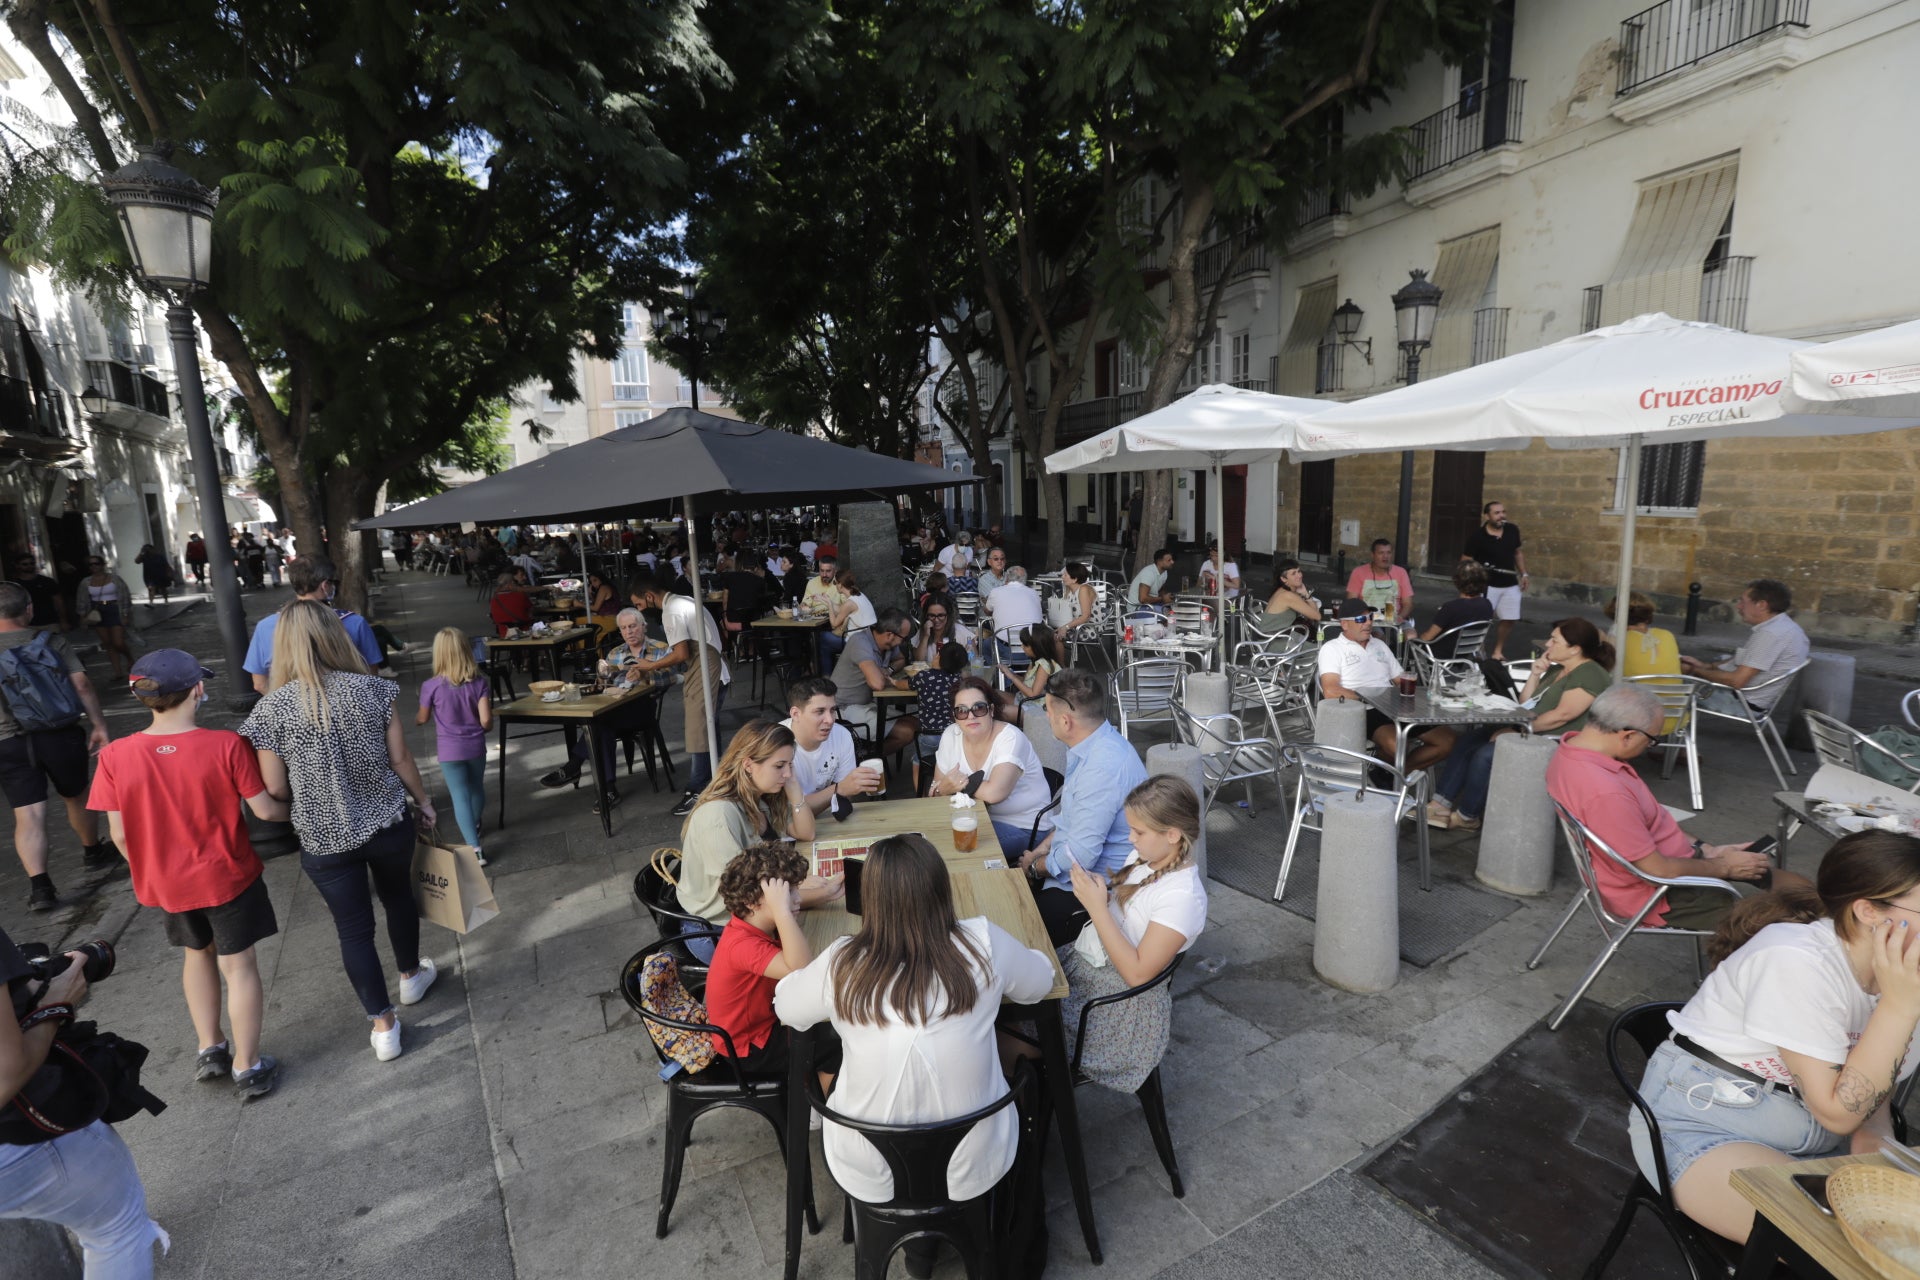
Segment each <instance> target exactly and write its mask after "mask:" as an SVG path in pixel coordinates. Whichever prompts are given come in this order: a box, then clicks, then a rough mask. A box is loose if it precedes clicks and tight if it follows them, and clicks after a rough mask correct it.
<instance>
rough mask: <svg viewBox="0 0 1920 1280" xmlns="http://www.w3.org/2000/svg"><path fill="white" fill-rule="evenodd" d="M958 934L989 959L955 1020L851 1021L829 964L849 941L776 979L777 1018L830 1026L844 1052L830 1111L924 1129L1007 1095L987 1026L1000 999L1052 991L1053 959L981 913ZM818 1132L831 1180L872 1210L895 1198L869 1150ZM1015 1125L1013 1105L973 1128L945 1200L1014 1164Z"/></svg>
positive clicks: (829, 1126)
mask: <svg viewBox="0 0 1920 1280" xmlns="http://www.w3.org/2000/svg"><path fill="white" fill-rule="evenodd" d="M960 928H961V929H963V930H965V931H966V933H967V934H968V935H969V936H970V937H971V938H972V939H973V941H974V943H975V944H976V946H977V947H978V948H979V950H980V951H981V952H983V953H984V954H986V955H987V957H988V960H987V963H986V964H985V965H984V966H983V965H981V964H979V963H978V962H975V963H974V964H973V966H972V967H973V971H974V983H975V986H976V988H977V989H978V991H979V997H978V998H977V999H976V1000H975V1001H974V1003H973V1008H971V1009H969V1010H968V1011H967V1012H966V1013H962V1014H953V1015H950V1016H949V1015H945V1014H937V1015H936V1016H935V1017H934V1018H933V1019H932V1020H931V1021H930V1022H926V1023H912V1022H907V1021H905V1020H904V1019H902V1018H899V1017H897V1016H894V1017H889V1018H888V1019H887V1021H885V1022H882V1023H880V1024H878V1025H875V1024H872V1023H863V1022H848V1021H847V1020H846V1019H844V1018H842V1017H840V1016H839V1013H838V1011H837V1010H836V1009H835V1008H834V1003H833V1001H834V994H833V966H834V963H835V962H836V961H837V960H838V959H839V958H840V952H841V950H842V949H843V948H844V947H845V946H846V945H847V942H848V939H846V938H837V939H835V940H834V942H833V943H832V945H830V946H828V948H827V949H826V951H825V952H824V953H822V954H821V956H820V957H819V958H818V959H817V960H815V961H814V962H813V963H812V964H810V965H808V966H807V967H806V968H804V969H799V970H796V971H795V972H793V973H790V974H788V975H787V976H786V977H784V978H782V979H780V985H779V986H777V987H776V988H774V993H773V1009H774V1012H775V1013H776V1014H778V1015H779V1018H780V1021H782V1022H784V1023H786V1024H787V1025H788V1026H790V1027H794V1028H796V1029H798V1030H801V1031H804V1030H806V1029H807V1028H808V1027H811V1026H815V1025H817V1024H819V1023H821V1022H827V1021H831V1022H832V1023H833V1029H834V1030H835V1031H837V1032H839V1033H840V1042H841V1045H842V1046H843V1054H842V1057H841V1067H840V1075H839V1078H838V1079H836V1080H835V1081H834V1084H833V1099H832V1105H833V1109H834V1110H835V1111H838V1112H840V1113H842V1114H844V1115H848V1116H852V1117H854V1118H856V1119H860V1120H872V1121H876V1122H879V1123H882V1124H886V1123H892V1124H928V1123H931V1122H933V1121H937V1120H948V1119H951V1118H953V1117H954V1116H963V1115H966V1114H967V1113H968V1112H970V1111H978V1110H979V1109H980V1108H982V1107H984V1106H986V1105H987V1104H989V1103H992V1102H997V1101H998V1100H999V1099H1000V1098H1002V1097H1004V1096H1005V1095H1006V1092H1007V1078H1006V1076H1005V1075H1003V1074H1002V1073H1001V1071H1000V1055H999V1052H998V1050H997V1048H996V1046H995V1041H994V1033H993V1024H994V1019H996V1018H998V1017H999V1016H1000V1001H1001V1000H1002V998H1005V999H1010V1000H1012V1001H1014V1002H1015V1003H1017V1004H1031V1003H1033V1002H1034V1001H1036V1000H1040V999H1043V998H1044V997H1045V996H1046V994H1047V992H1049V991H1051V990H1052V989H1053V957H1051V956H1049V955H1047V954H1045V953H1044V952H1040V951H1035V950H1033V949H1032V948H1031V947H1023V946H1021V945H1020V942H1019V940H1018V939H1016V938H1015V937H1014V936H1013V935H1012V934H1010V933H1008V932H1007V931H1006V930H1005V929H1002V928H1001V927H1000V926H999V925H996V924H992V923H990V922H989V921H988V920H987V919H986V917H984V916H974V917H972V918H970V919H966V920H962V921H960ZM824 1129H825V1132H824V1133H823V1134H822V1135H821V1139H822V1143H823V1145H824V1146H825V1147H826V1152H827V1166H828V1168H830V1169H832V1170H833V1179H834V1181H835V1182H838V1183H839V1184H840V1186H841V1187H842V1188H843V1189H844V1190H845V1191H846V1193H847V1194H848V1195H850V1196H853V1197H854V1198H855V1199H858V1200H863V1201H866V1202H867V1203H869V1204H882V1203H885V1202H886V1201H888V1200H891V1199H892V1198H893V1175H892V1173H891V1172H889V1171H888V1169H887V1163H886V1161H884V1160H882V1159H881V1158H880V1153H879V1152H878V1151H876V1150H874V1148H873V1145H872V1144H871V1143H869V1142H868V1141H867V1140H866V1139H865V1138H863V1137H861V1136H860V1135H859V1134H857V1133H854V1132H852V1131H850V1130H847V1129H843V1128H841V1127H840V1126H839V1125H836V1124H834V1123H833V1122H832V1121H828V1122H827V1123H826V1124H825V1125H824ZM1019 1138H1020V1132H1019V1125H1018V1121H1017V1118H1016V1117H1015V1114H1014V1109H1013V1108H1012V1107H1010V1106H1009V1107H1006V1108H1003V1109H1002V1110H1000V1111H997V1112H995V1113H994V1114H993V1115H991V1116H989V1117H988V1118H987V1119H985V1120H982V1121H981V1122H980V1123H979V1124H977V1125H975V1126H974V1128H973V1131H972V1132H971V1133H969V1134H968V1135H967V1136H966V1137H964V1138H962V1139H961V1140H960V1145H959V1146H958V1147H956V1148H955V1149H954V1153H953V1159H952V1160H951V1161H949V1162H948V1164H947V1194H948V1195H949V1196H951V1197H952V1198H953V1199H955V1200H971V1199H972V1198H973V1197H975V1196H979V1195H985V1194H986V1193H987V1192H988V1191H989V1190H991V1189H992V1187H993V1185H994V1184H995V1183H996V1182H998V1181H1000V1179H1001V1178H1003V1177H1005V1176H1006V1172H1007V1170H1009V1169H1011V1168H1012V1167H1013V1158H1014V1155H1015V1152H1016V1151H1017V1149H1018V1145H1019Z"/></svg>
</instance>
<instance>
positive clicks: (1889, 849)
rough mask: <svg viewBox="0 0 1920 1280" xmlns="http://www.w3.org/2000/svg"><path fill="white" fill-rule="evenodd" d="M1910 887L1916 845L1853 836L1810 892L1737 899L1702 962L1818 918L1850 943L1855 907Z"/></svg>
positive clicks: (1830, 857) (1894, 838) (1823, 863)
mask: <svg viewBox="0 0 1920 1280" xmlns="http://www.w3.org/2000/svg"><path fill="white" fill-rule="evenodd" d="M1560 634H1561V635H1563V636H1564V635H1565V634H1566V633H1565V632H1564V631H1563V632H1561V633H1560ZM1916 885H1920V839H1916V838H1915V837H1913V836H1909V835H1903V834H1900V833H1897V832H1893V831H1856V832H1854V833H1853V834H1852V835H1850V836H1842V837H1841V838H1840V839H1838V840H1836V841H1834V843H1833V847H1832V848H1831V849H1829V850H1827V856H1826V857H1824V858H1822V859H1821V860H1820V871H1819V874H1818V876H1817V878H1816V880H1815V888H1814V889H1811V890H1809V889H1775V890H1773V891H1772V892H1771V893H1762V894H1756V895H1754V896H1753V897H1749V898H1745V899H1742V900H1741V901H1740V902H1739V903H1738V904H1737V905H1736V906H1735V907H1734V908H1733V910H1732V911H1730V912H1728V913H1727V918H1726V919H1725V920H1723V921H1721V922H1720V927H1719V929H1717V930H1715V931H1714V935H1713V940H1712V941H1711V942H1709V943H1708V944H1707V958H1708V959H1709V960H1710V961H1711V962H1712V963H1713V964H1716V965H1717V964H1719V963H1720V962H1721V961H1722V960H1724V959H1726V958H1727V957H1728V956H1730V955H1732V954H1733V953H1734V952H1735V951H1737V950H1739V949H1740V947H1741V946H1743V945H1744V944H1745V943H1746V942H1747V941H1748V940H1749V939H1750V938H1752V937H1753V935H1754V934H1756V933H1759V932H1760V931H1761V930H1762V929H1764V928H1766V927H1767V926H1768V925H1770V924H1780V923H1788V924H1811V923H1812V922H1813V921H1815V920H1818V919H1821V918H1822V917H1825V918H1827V919H1829V920H1832V921H1833V929H1834V932H1835V933H1837V934H1839V935H1840V937H1841V939H1842V940H1843V941H1851V940H1852V939H1853V937H1854V936H1855V934H1856V933H1857V932H1858V931H1859V930H1860V929H1861V928H1862V927H1863V924H1864V922H1863V921H1862V920H1861V918H1860V917H1859V916H1858V915H1856V914H1855V912H1854V907H1855V905H1856V904H1857V903H1861V902H1872V903H1886V902H1891V901H1892V900H1893V899H1895V898H1897V897H1899V896H1900V895H1901V894H1903V893H1907V892H1909V891H1910V890H1912V889H1913V888H1914V886H1916Z"/></svg>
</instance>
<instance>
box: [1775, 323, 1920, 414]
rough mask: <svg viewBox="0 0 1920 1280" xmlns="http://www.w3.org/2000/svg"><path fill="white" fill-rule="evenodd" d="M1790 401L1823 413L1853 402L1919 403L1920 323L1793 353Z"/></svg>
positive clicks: (1899, 325) (1896, 326) (1858, 335)
mask: <svg viewBox="0 0 1920 1280" xmlns="http://www.w3.org/2000/svg"><path fill="white" fill-rule="evenodd" d="M1791 367H1792V376H1791V379H1790V381H1789V383H1788V386H1787V392H1788V395H1789V396H1790V397H1791V398H1792V400H1793V401H1794V402H1795V403H1797V404H1800V405H1803V406H1805V407H1806V408H1809V409H1816V410H1824V409H1831V408H1834V407H1837V406H1839V405H1844V404H1847V403H1848V402H1853V401H1870V400H1882V399H1885V398H1887V397H1907V396H1911V397H1914V398H1916V399H1920V320H1909V321H1908V322H1907V323H1905V324H1895V325H1888V326H1887V327H1886V328H1884V329H1874V330H1871V331H1869V332H1867V333H1858V334H1855V335H1854V336H1853V337H1851V338H1841V339H1839V340H1838V341H1837V342H1821V343H1815V344H1813V345H1811V346H1806V347H1802V348H1800V349H1799V350H1797V351H1795V352H1794V353H1793V359H1792V362H1791Z"/></svg>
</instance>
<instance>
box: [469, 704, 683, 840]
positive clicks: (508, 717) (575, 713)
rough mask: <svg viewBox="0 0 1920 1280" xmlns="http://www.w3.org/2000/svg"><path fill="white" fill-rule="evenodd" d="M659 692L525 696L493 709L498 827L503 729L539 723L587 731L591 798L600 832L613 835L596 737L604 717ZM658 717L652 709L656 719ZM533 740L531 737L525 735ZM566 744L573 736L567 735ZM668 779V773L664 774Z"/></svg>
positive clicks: (503, 807)
mask: <svg viewBox="0 0 1920 1280" xmlns="http://www.w3.org/2000/svg"><path fill="white" fill-rule="evenodd" d="M660 694H661V690H660V689H656V688H655V687H654V686H653V685H652V684H651V683H650V682H649V683H645V684H639V685H636V686H634V687H633V688H631V689H624V690H618V691H615V690H609V691H608V692H606V693H591V694H582V695H581V696H580V699H579V700H578V701H572V702H570V701H568V700H566V699H564V698H563V699H561V700H559V701H557V702H548V701H546V700H545V699H544V698H542V697H541V696H540V695H539V694H532V693H530V694H528V695H527V696H526V697H524V698H518V699H515V700H514V701H512V702H509V703H507V704H506V705H505V706H500V707H495V708H494V709H493V718H494V720H495V721H496V722H497V723H498V724H499V726H500V825H501V826H503V827H504V826H506V825H507V726H508V725H509V724H519V723H536V722H537V723H543V724H551V725H556V726H558V727H559V728H561V729H566V730H572V729H577V728H580V727H581V726H585V728H586V731H587V767H588V768H590V769H591V770H592V771H593V789H594V794H595V795H596V796H598V797H599V800H600V829H601V831H602V832H604V833H605V834H606V835H608V836H611V835H613V806H612V805H610V804H609V803H607V800H608V797H609V795H610V794H611V792H612V791H613V779H612V778H611V777H604V778H603V777H601V776H600V734H601V732H602V730H603V727H604V723H605V721H606V719H607V717H609V716H611V715H613V714H614V713H615V712H618V711H623V710H626V709H627V708H629V707H633V706H635V705H637V704H638V703H639V701H640V700H641V699H642V698H651V697H658V696H660ZM658 714H659V709H658V707H656V708H655V715H656V717H657V716H658ZM529 736H534V735H529ZM567 740H568V742H569V743H571V742H572V740H573V734H572V733H571V732H569V733H568V734H567ZM668 776H669V777H671V776H672V771H671V770H669V771H668Z"/></svg>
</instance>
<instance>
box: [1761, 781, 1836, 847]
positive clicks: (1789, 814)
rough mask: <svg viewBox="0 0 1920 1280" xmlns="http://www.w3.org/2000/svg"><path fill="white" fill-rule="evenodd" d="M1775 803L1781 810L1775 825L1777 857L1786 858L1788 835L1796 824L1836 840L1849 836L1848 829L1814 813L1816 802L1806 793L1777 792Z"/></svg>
mask: <svg viewBox="0 0 1920 1280" xmlns="http://www.w3.org/2000/svg"><path fill="white" fill-rule="evenodd" d="M1773 803H1774V806H1775V807H1776V808H1778V809H1779V810H1780V816H1779V818H1778V819H1777V820H1776V821H1775V823H1774V836H1773V838H1774V840H1775V841H1776V842H1777V844H1776V848H1777V853H1776V855H1775V856H1776V857H1784V856H1786V851H1787V833H1788V831H1789V830H1791V829H1792V827H1793V825H1794V823H1796V822H1801V823H1805V824H1806V825H1807V826H1809V827H1812V828H1813V829H1814V830H1815V831H1818V832H1819V833H1820V834H1821V835H1823V836H1829V837H1831V838H1832V839H1835V840H1838V839H1839V838H1840V837H1841V836H1844V835H1846V834H1847V829H1846V828H1845V827H1843V826H1841V825H1840V824H1839V823H1837V822H1835V821H1834V820H1833V819H1832V818H1829V817H1827V816H1826V815H1825V814H1824V813H1816V812H1814V808H1813V806H1814V802H1813V801H1811V800H1809V799H1807V793H1806V792H1804V791H1776V792H1774V793H1773Z"/></svg>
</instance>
